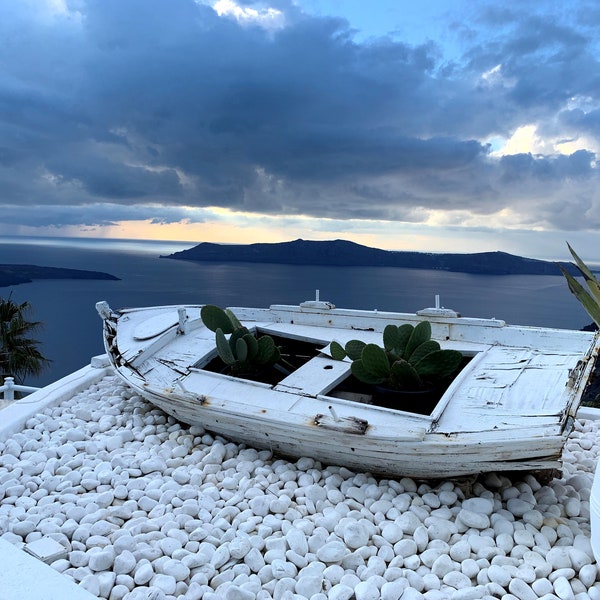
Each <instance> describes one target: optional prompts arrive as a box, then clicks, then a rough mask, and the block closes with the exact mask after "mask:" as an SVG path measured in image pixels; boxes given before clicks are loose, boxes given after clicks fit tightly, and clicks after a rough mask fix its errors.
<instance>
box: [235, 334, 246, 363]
mask: <svg viewBox="0 0 600 600" xmlns="http://www.w3.org/2000/svg"><path fill="white" fill-rule="evenodd" d="M235 354H236V357H237V359H238V361H239V362H246V361H247V360H248V344H246V340H244V338H238V339H237V341H236V342H235Z"/></svg>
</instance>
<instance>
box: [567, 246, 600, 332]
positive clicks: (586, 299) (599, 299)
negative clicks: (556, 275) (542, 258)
mask: <svg viewBox="0 0 600 600" xmlns="http://www.w3.org/2000/svg"><path fill="white" fill-rule="evenodd" d="M567 246H568V248H569V251H570V252H571V256H572V257H573V258H574V260H575V266H576V267H577V269H578V270H579V272H580V273H581V275H582V276H583V279H584V280H585V283H586V285H587V288H588V289H587V290H586V289H585V288H584V287H583V286H582V285H581V284H580V283H579V281H577V279H575V277H573V275H571V273H569V271H567V270H566V269H565V268H564V267H563V266H562V265H560V264H559V265H558V266H559V268H560V270H561V271H562V274H563V275H564V276H565V278H566V279H567V283H568V285H569V290H571V293H572V294H573V295H574V296H575V297H576V298H577V300H579V302H580V303H581V305H582V306H583V308H585V310H586V312H587V314H588V315H589V316H590V317H591V318H592V320H593V321H594V323H595V324H596V325H597V326H598V327H600V283H599V282H598V280H597V279H596V277H595V276H594V274H593V273H592V271H591V270H590V269H589V268H588V266H587V265H586V264H585V263H584V262H583V261H582V260H581V259H580V258H579V256H577V253H576V252H575V250H573V248H571V246H570V244H568V243H567ZM588 290H589V291H588Z"/></svg>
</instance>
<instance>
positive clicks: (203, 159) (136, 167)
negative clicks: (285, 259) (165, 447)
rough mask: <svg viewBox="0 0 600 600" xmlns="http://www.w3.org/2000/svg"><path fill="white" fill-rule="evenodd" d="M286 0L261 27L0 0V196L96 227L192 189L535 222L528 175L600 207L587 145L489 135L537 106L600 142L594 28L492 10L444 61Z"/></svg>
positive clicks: (155, 8)
mask: <svg viewBox="0 0 600 600" xmlns="http://www.w3.org/2000/svg"><path fill="white" fill-rule="evenodd" d="M246 4H247V3H246ZM275 5H276V6H277V7H278V8H280V9H281V10H282V11H284V12H285V19H286V24H285V26H284V27H283V28H279V29H272V30H269V29H265V28H262V27H260V26H258V25H247V26H241V25H239V24H238V23H237V22H236V21H235V20H233V19H231V18H222V17H219V16H218V15H217V14H216V13H215V12H214V11H213V10H212V9H211V8H210V7H208V6H204V5H201V4H198V3H196V2H193V1H191V0H175V1H166V0H128V1H127V2H122V1H121V0H119V1H117V0H88V1H85V0H82V1H81V2H79V1H78V2H73V3H72V4H70V5H69V6H70V8H71V9H72V12H71V13H70V14H69V15H58V16H56V15H55V16H53V17H49V16H46V17H43V16H40V15H39V14H37V13H35V12H34V11H31V12H28V10H27V7H26V6H19V7H18V9H14V6H15V4H14V2H12V0H0V35H2V39H3V44H2V46H1V47H0V64H2V65H3V70H2V72H1V74H0V188H1V189H2V191H3V193H2V199H1V200H0V203H1V204H3V205H5V206H6V207H10V205H11V204H14V205H17V206H19V207H21V208H22V207H23V206H25V205H27V204H30V205H32V206H40V205H57V206H79V207H80V209H78V211H77V214H78V215H79V218H80V219H81V221H80V222H82V223H86V224H93V223H94V222H95V223H97V224H105V223H108V222H112V221H117V220H119V219H125V218H145V217H141V216H140V215H141V214H142V213H143V212H144V208H143V207H144V206H151V207H153V206H156V205H161V206H163V207H168V206H172V207H173V208H172V209H168V210H167V209H165V210H167V212H168V214H165V215H164V216H163V217H159V219H162V218H164V219H166V220H168V221H171V220H173V219H175V218H176V217H177V216H178V215H179V213H178V211H177V210H176V208H175V207H176V206H177V205H179V204H181V205H188V206H190V205H191V206H198V207H203V206H215V205H217V206H223V207H230V208H234V209H240V210H245V211H257V212H265V213H269V214H278V213H283V214H288V215H290V214H308V215H312V216H329V217H337V218H339V217H340V215H343V216H344V217H348V218H349V217H355V218H386V219H392V220H408V221H418V220H421V219H424V218H426V214H427V211H428V210H431V209H456V210H467V211H471V212H472V213H473V214H482V215H485V214H490V213H491V212H493V211H496V210H500V209H501V208H503V207H507V208H512V209H514V210H517V209H518V211H520V213H523V214H526V216H525V217H524V218H525V219H526V220H527V221H528V222H532V223H537V224H541V225H544V224H557V221H556V219H555V218H554V216H553V212H552V210H554V209H553V208H552V207H553V206H554V205H553V204H552V201H550V199H549V201H548V203H547V204H544V203H543V202H539V201H535V202H532V203H531V204H530V205H529V204H528V203H526V202H523V194H524V192H525V191H527V193H528V194H533V195H534V196H535V197H536V198H537V197H539V196H541V195H543V194H545V193H546V192H545V189H546V188H547V186H548V185H552V194H550V196H552V200H553V199H554V196H555V195H556V194H558V193H560V191H561V189H562V188H563V187H568V189H569V192H572V191H573V189H574V188H575V189H576V192H577V197H578V198H583V199H585V202H587V203H588V204H589V207H590V208H588V209H587V210H588V213H589V212H590V211H591V210H593V208H594V207H595V206H596V205H598V204H599V203H600V197H599V196H598V193H597V191H596V189H597V188H598V185H597V184H598V181H597V179H598V175H597V168H596V165H595V156H594V154H593V149H592V148H590V149H588V150H583V151H579V152H575V153H574V154H572V155H571V156H558V157H557V156H539V155H522V154H516V155H514V156H505V157H503V158H501V159H500V158H496V157H494V156H492V155H491V154H490V152H491V149H490V148H489V147H488V146H487V145H486V144H485V140H486V139H488V138H491V137H494V136H504V137H506V138H508V137H510V136H511V135H512V133H514V130H515V129H516V128H517V127H519V126H521V125H525V124H528V123H530V122H536V123H538V124H539V127H540V131H543V132H545V133H548V134H550V133H553V132H558V131H560V132H561V135H565V132H567V134H568V135H571V134H572V135H585V136H587V137H589V138H590V139H593V140H597V139H598V135H600V131H599V129H598V123H599V122H600V119H599V118H598V110H599V109H598V107H591V108H590V109H589V110H585V111H584V110H582V109H581V108H577V107H575V108H573V107H570V106H569V101H570V100H571V99H572V98H577V97H592V98H594V97H595V98H597V97H598V92H600V90H599V87H600V84H599V82H600V79H599V77H598V76H597V75H596V73H599V72H600V70H599V69H598V66H599V65H598V60H597V56H596V54H595V50H594V48H595V46H594V44H593V38H592V37H591V29H586V28H585V27H582V26H579V27H576V23H575V20H570V19H567V18H566V16H565V15H562V14H542V13H537V14H534V13H528V12H527V11H525V10H520V9H519V10H517V9H506V8H486V9H485V10H484V11H482V12H481V13H479V14H478V15H477V20H474V21H473V22H472V23H467V24H462V25H461V28H460V33H461V35H462V36H463V40H468V44H469V47H468V48H467V52H466V53H465V54H464V57H463V58H462V59H461V60H460V61H457V60H455V61H454V62H449V61H447V60H445V59H444V56H443V52H442V49H441V48H440V47H439V46H437V45H436V44H434V43H431V42H428V43H425V44H423V45H419V46H411V45H408V44H406V43H403V42H402V41H395V40H392V39H391V38H390V39H388V38H381V39H378V40H371V41H369V42H368V43H366V42H365V43H357V42H355V41H354V39H353V36H352V31H351V30H350V29H349V27H348V24H347V23H346V22H345V21H343V20H341V19H334V18H312V17H308V16H307V15H305V14H303V13H302V12H301V11H300V10H299V9H298V8H297V7H294V6H292V5H291V3H286V2H281V1H280V2H278V3H277V4H275ZM575 18H579V15H575V17H574V19H575ZM484 75H485V76H484ZM519 185H520V186H522V187H521V188H519ZM103 202H108V203H111V204H112V205H115V206H116V205H121V208H119V209H118V210H117V211H116V213H118V214H112V215H111V216H110V218H109V219H107V218H106V215H104V216H103V215H102V214H101V213H100V212H99V211H98V210H96V207H98V206H101V205H102V203H103ZM570 202H573V209H574V210H575V209H578V208H579V207H580V206H581V201H579V200H578V201H577V202H575V201H574V200H573V201H572V200H570V199H569V198H566V200H565V204H566V206H567V207H568V206H569V205H570V204H569V203H570ZM128 204H131V205H132V210H131V211H128V210H126V209H127V205H128ZM9 212H10V211H9ZM9 212H7V213H6V214H7V215H8V214H9ZM18 212H19V211H18V210H15V211H14V213H12V212H10V214H11V215H14V218H17V217H16V215H17V214H18ZM152 213H153V209H149V210H148V213H147V214H146V215H145V216H146V217H149V218H151V217H152V216H153V214H152ZM528 213H531V214H528ZM21 214H23V215H25V216H24V218H27V217H26V213H25V212H23V211H22V212H21ZM43 215H47V219H48V222H49V223H51V224H54V225H60V224H62V223H69V224H70V223H72V222H73V220H74V219H77V218H78V217H74V216H73V214H71V213H69V214H68V215H67V214H65V211H61V210H55V211H54V212H48V213H40V214H37V215H36V223H37V222H40V223H41V222H42V221H43ZM132 215H136V216H135V217H133V216H132ZM179 217H180V218H183V217H182V216H181V215H179ZM571 221H572V226H573V227H576V226H577V224H578V223H579V226H584V225H586V221H585V220H584V219H583V218H582V219H581V220H580V221H578V220H577V218H574V219H571ZM588 223H589V221H588Z"/></svg>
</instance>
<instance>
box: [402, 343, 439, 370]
mask: <svg viewBox="0 0 600 600" xmlns="http://www.w3.org/2000/svg"><path fill="white" fill-rule="evenodd" d="M439 349H440V345H439V344H438V343H437V342H436V341H435V340H427V341H426V342H423V343H422V344H421V345H420V346H417V347H416V348H415V350H414V352H413V353H412V354H411V355H410V356H409V358H408V362H409V363H410V364H411V365H414V364H416V363H418V362H419V361H420V360H421V359H422V358H424V357H425V356H427V355H428V354H431V353H432V352H435V351H436V350H439Z"/></svg>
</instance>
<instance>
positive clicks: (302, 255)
mask: <svg viewBox="0 0 600 600" xmlns="http://www.w3.org/2000/svg"><path fill="white" fill-rule="evenodd" d="M161 258H171V259H175V260H188V261H196V262H209V261H210V262H245V263H275V264H289V265H311V266H347V267H400V268H405V269H429V270H438V271H449V272H456V273H472V274H477V275H560V274H561V273H560V269H559V268H558V265H559V264H561V265H563V266H564V267H566V268H567V269H569V270H570V271H572V272H574V273H576V271H574V267H573V266H572V265H570V263H564V262H561V263H555V262H551V261H545V260H539V259H534V258H525V257H522V256H515V255H513V254H508V253H506V252H478V253H474V254H449V253H443V254H433V253H426V252H410V251H392V250H381V249H378V248H370V247H368V246H362V245H360V244H356V243H354V242H349V241H346V240H333V241H307V240H294V241H291V242H281V243H271V244H213V243H208V242H204V243H201V244H198V245H197V246H194V247H193V248H190V249H188V250H182V251H180V252H174V253H173V254H169V255H167V256H161Z"/></svg>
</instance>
